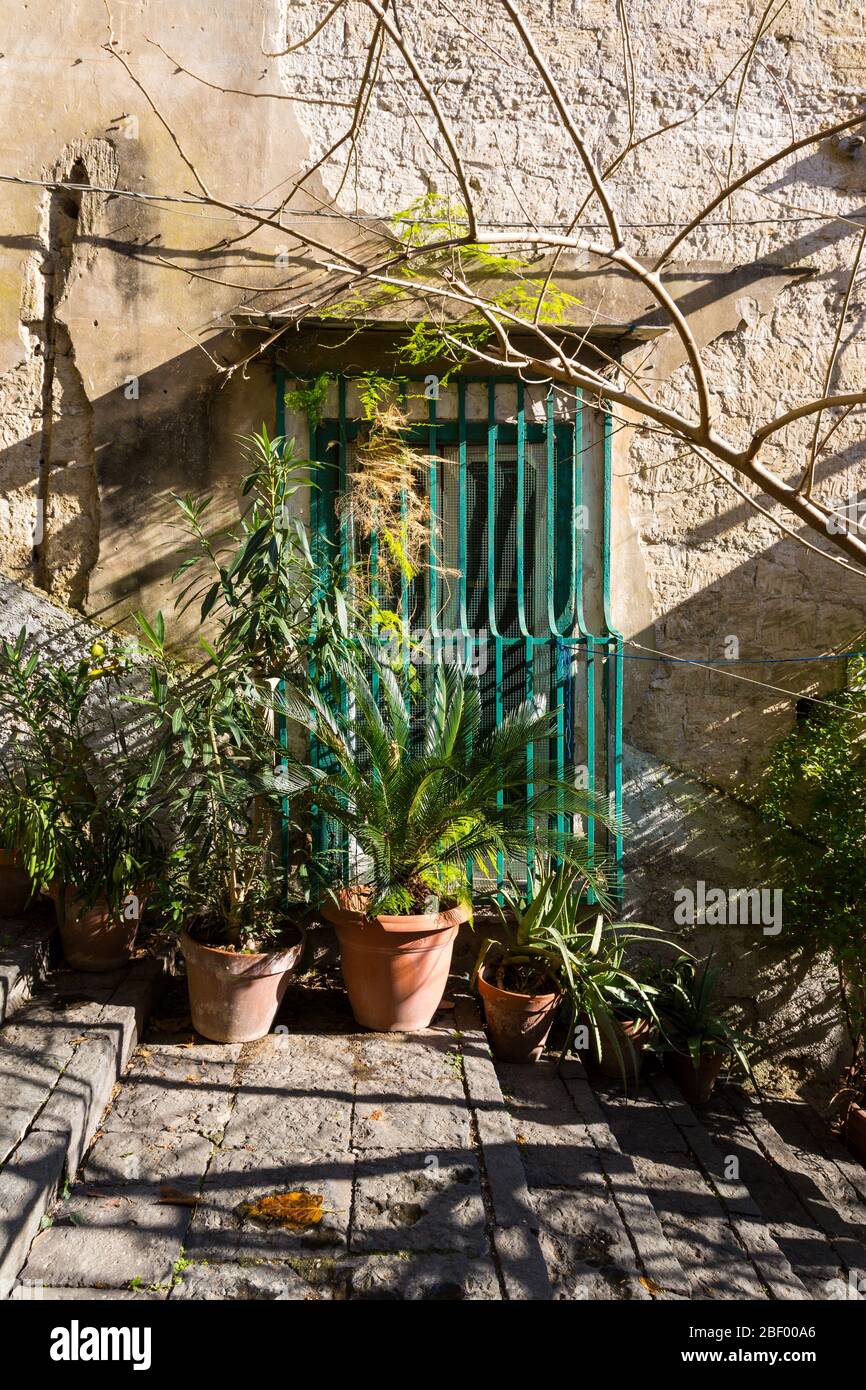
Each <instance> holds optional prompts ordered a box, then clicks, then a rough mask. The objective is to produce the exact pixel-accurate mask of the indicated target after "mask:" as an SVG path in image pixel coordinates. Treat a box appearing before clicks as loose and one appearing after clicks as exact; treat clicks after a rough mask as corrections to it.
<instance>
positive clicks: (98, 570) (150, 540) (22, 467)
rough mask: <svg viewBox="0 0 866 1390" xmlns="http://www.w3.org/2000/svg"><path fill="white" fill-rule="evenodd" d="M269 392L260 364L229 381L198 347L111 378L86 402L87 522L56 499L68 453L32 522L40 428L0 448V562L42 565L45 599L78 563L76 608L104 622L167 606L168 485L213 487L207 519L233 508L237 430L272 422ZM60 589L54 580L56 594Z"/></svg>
mask: <svg viewBox="0 0 866 1390" xmlns="http://www.w3.org/2000/svg"><path fill="white" fill-rule="evenodd" d="M208 350H209V352H211V353H212V354H213V355H214V356H215V357H216V358H217V360H220V359H221V358H223V357H224V358H225V360H231V359H232V358H233V357H236V356H237V355H238V346H237V342H236V340H235V339H234V338H233V337H232V335H231V334H230V333H226V334H224V335H220V336H219V337H218V338H215V339H212V340H211V341H210V343H209V344H208ZM274 401H275V397H274V378H273V371H272V369H271V367H270V365H268V364H260V365H257V366H255V367H253V368H251V369H250V371H249V373H248V375H247V377H246V378H245V379H243V380H242V379H241V378H240V377H236V378H235V377H232V378H230V379H228V378H226V377H225V376H223V375H220V374H219V373H218V372H217V371H216V369H215V367H214V366H213V364H212V363H211V362H210V361H209V360H208V358H207V356H206V355H205V353H204V352H203V351H202V350H201V349H199V348H190V349H189V351H187V352H184V353H182V354H181V355H180V356H178V357H175V358H173V359H172V360H171V361H169V362H167V363H165V364H163V365H162V366H160V367H159V368H157V369H155V370H153V371H151V372H147V373H145V374H143V375H142V376H140V377H134V376H127V377H123V378H121V380H120V381H119V382H118V385H117V387H116V389H114V390H113V391H110V392H107V393H106V394H104V395H102V396H100V397H98V398H96V399H95V400H93V401H91V402H90V403H89V410H90V414H91V421H92V425H91V430H92V439H93V451H94V455H95V460H96V476H97V481H98V490H99V505H98V507H96V508H92V509H89V510H88V512H87V526H88V529H87V530H84V529H83V527H82V520H83V518H82V514H81V512H80V511H79V509H78V508H69V507H66V506H65V500H66V495H67V492H68V489H69V486H70V483H73V484H74V477H75V474H74V470H73V469H72V467H71V465H72V464H74V458H73V459H69V460H64V462H62V463H60V464H57V465H56V466H54V467H52V468H51V469H50V471H49V473H48V477H47V480H43V486H44V487H47V495H48V501H47V506H46V507H45V509H44V513H43V515H42V518H41V521H40V518H39V514H38V513H37V507H36V499H37V497H38V496H39V491H40V460H41V458H42V455H43V453H44V446H43V441H42V435H41V433H40V432H35V433H33V434H31V435H29V436H27V437H24V438H19V439H17V440H16V441H15V442H14V444H12V445H10V446H8V447H7V448H6V449H4V450H0V490H2V493H3V494H4V495H5V500H6V507H7V511H8V515H9V522H10V524H9V527H8V534H9V536H10V537H11V542H12V543H11V545H10V546H9V547H8V549H7V553H6V558H5V561H4V568H5V570H6V572H7V573H8V574H9V575H10V577H11V578H13V579H15V580H18V581H19V582H22V583H24V584H37V585H38V584H39V581H40V579H44V578H45V576H46V575H47V576H48V583H47V585H46V587H47V590H48V593H47V596H48V597H49V599H50V598H51V576H52V574H54V573H56V572H57V571H68V570H69V569H70V568H71V567H73V566H76V565H77V566H78V567H79V568H81V572H82V584H81V589H82V591H83V592H82V601H81V603H79V604H78V605H76V606H78V607H79V608H80V609H81V610H82V611H83V612H84V613H85V614H86V615H87V616H88V617H92V618H93V619H95V620H97V621H98V622H100V623H101V624H103V625H105V626H107V627H114V626H117V625H123V624H126V623H127V620H128V618H129V615H130V614H131V613H132V612H134V611H135V610H136V609H138V608H142V609H144V610H145V611H153V610H154V609H155V608H157V607H160V606H162V607H164V608H165V609H166V611H167V612H170V611H171V608H172V606H173V602H174V596H173V595H172V594H171V592H170V591H171V575H172V573H173V571H174V570H175V568H176V567H177V565H178V563H179V562H180V560H181V559H182V557H183V555H184V554H185V553H187V552H188V549H189V542H188V540H187V539H186V537H185V535H184V533H183V531H182V530H181V529H180V527H179V526H178V516H177V508H176V505H175V503H174V501H173V500H172V494H173V493H186V492H191V493H193V494H194V495H200V496H203V495H211V494H213V495H214V497H215V499H216V501H215V505H214V513H215V520H216V519H217V518H218V519H219V520H220V521H222V520H225V519H227V518H228V517H230V516H231V515H233V514H234V510H235V506H236V501H237V489H238V483H239V480H240V478H241V476H242V474H243V464H242V461H241V444H240V441H239V438H238V436H240V435H244V434H248V433H251V432H252V431H254V430H257V429H259V428H260V427H261V424H262V421H263V420H264V421H265V422H266V423H267V424H268V426H269V427H270V426H271V424H272V422H273V418H274ZM61 418H62V417H61ZM56 428H57V425H56V421H55V430H56ZM39 525H41V529H42V541H41V544H40V545H38V546H35V547H32V546H31V544H30V543H29V542H31V531H32V530H33V528H34V527H36V526H39ZM0 553H2V552H0ZM63 598H64V595H63V592H62V590H61V593H60V594H59V595H58V601H59V602H63ZM191 624H192V618H190V619H189V620H188V621H186V622H184V621H182V620H179V623H178V630H179V632H180V633H181V634H182V636H187V635H189V630H190V627H191Z"/></svg>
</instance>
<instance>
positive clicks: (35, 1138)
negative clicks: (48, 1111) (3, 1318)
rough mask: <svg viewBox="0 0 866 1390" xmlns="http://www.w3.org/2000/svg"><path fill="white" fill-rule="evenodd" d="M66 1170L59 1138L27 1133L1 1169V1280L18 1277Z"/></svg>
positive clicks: (62, 1145) (10, 1280)
mask: <svg viewBox="0 0 866 1390" xmlns="http://www.w3.org/2000/svg"><path fill="white" fill-rule="evenodd" d="M65 1169H66V1145H65V1143H64V1142H63V1138H62V1136H61V1135H57V1134H28V1135H27V1137H26V1139H24V1140H22V1142H21V1143H20V1144H19V1145H18V1148H17V1149H16V1150H15V1152H14V1153H13V1154H12V1156H11V1158H10V1159H9V1160H8V1162H7V1163H6V1164H5V1165H4V1166H3V1168H2V1170H0V1280H3V1281H4V1282H6V1281H8V1282H9V1283H10V1284H11V1283H12V1281H13V1280H14V1279H15V1277H16V1276H17V1274H18V1271H19V1270H20V1269H21V1266H22V1265H23V1264H24V1261H25V1260H26V1258H27V1251H28V1250H29V1248H30V1243H31V1241H32V1240H33V1239H34V1237H35V1236H36V1235H37V1233H38V1231H39V1226H40V1223H41V1221H42V1218H43V1216H44V1214H45V1212H46V1210H47V1208H48V1207H49V1206H50V1205H51V1203H52V1202H53V1201H54V1199H55V1197H56V1196H57V1194H58V1192H59V1191H60V1188H61V1184H62V1182H63V1174H64V1172H65Z"/></svg>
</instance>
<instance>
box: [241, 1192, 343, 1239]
mask: <svg viewBox="0 0 866 1390" xmlns="http://www.w3.org/2000/svg"><path fill="white" fill-rule="evenodd" d="M323 1201H324V1198H323V1197H322V1194H321V1193H320V1192H272V1193H270V1194H269V1195H268V1196H267V1197H260V1198H259V1200H258V1201H257V1202H242V1203H241V1205H240V1207H239V1208H238V1211H239V1212H240V1215H241V1216H244V1217H247V1218H249V1219H250V1220H252V1221H262V1222H264V1223H265V1225H268V1226H281V1227H282V1228H283V1229H284V1230H290V1231H303V1230H305V1229H306V1228H307V1227H308V1226H318V1224H319V1222H320V1221H321V1219H322V1203H323Z"/></svg>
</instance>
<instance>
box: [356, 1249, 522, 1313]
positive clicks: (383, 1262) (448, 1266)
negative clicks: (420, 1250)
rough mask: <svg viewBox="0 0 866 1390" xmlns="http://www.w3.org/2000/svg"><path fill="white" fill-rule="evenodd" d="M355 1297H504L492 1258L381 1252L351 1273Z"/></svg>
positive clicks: (455, 1299)
mask: <svg viewBox="0 0 866 1390" xmlns="http://www.w3.org/2000/svg"><path fill="white" fill-rule="evenodd" d="M350 1297H351V1298H352V1299H362V1300H370V1299H386V1300H396V1299H405V1300H407V1301H420V1300H423V1301H424V1302H431V1301H433V1302H437V1301H438V1302H458V1301H462V1300H466V1301H472V1300H480V1299H484V1300H495V1299H501V1297H502V1294H501V1291H500V1288H499V1281H498V1279H497V1277H496V1268H495V1266H494V1264H493V1261H492V1260H489V1259H487V1260H472V1259H466V1258H465V1257H463V1256H460V1255H413V1256H411V1257H410V1258H409V1259H405V1258H395V1257H394V1256H390V1255H377V1256H373V1257H371V1258H370V1259H367V1260H364V1261H363V1263H361V1264H360V1265H358V1266H357V1267H356V1268H355V1269H353V1271H352V1274H351V1285H350Z"/></svg>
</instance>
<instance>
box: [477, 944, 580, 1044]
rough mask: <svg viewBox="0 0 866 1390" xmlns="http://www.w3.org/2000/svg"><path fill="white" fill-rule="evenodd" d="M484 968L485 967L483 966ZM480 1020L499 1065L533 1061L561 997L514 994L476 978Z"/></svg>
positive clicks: (480, 976) (484, 979) (481, 974)
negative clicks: (485, 1025)
mask: <svg viewBox="0 0 866 1390" xmlns="http://www.w3.org/2000/svg"><path fill="white" fill-rule="evenodd" d="M485 969H486V967H485ZM478 990H479V993H480V994H481V998H482V999H483V1001H484V1017H485V1019H486V1020H487V1033H488V1036H489V1038H490V1046H491V1048H492V1049H493V1055H494V1057H497V1058H498V1059H499V1061H500V1062H537V1061H539V1059H540V1058H541V1054H542V1052H543V1050H544V1044H545V1043H546V1042H547V1038H548V1034H549V1033H550V1030H551V1028H552V1027H553V1020H554V1018H555V1017H556V1010H557V1007H558V1005H559V1001H560V998H561V995H559V994H558V993H556V992H553V993H552V994H517V993H515V992H514V991H512V990H508V989H500V988H499V986H498V985H494V984H493V983H492V982H491V981H490V980H488V979H486V978H485V973H484V970H481V971H480V972H479V975H478Z"/></svg>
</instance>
